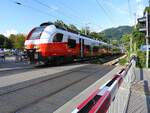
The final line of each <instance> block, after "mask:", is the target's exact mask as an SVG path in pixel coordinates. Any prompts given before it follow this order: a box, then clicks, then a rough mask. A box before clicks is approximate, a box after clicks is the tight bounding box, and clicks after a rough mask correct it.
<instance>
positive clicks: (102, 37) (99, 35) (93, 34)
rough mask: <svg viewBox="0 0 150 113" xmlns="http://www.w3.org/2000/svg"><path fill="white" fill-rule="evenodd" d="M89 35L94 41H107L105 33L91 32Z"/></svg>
mask: <svg viewBox="0 0 150 113" xmlns="http://www.w3.org/2000/svg"><path fill="white" fill-rule="evenodd" d="M89 35H90V36H91V37H92V38H93V39H97V40H102V41H106V37H105V35H104V34H103V33H96V32H91V33H90V34H89Z"/></svg>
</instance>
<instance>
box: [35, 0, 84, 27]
mask: <svg viewBox="0 0 150 113" xmlns="http://www.w3.org/2000/svg"><path fill="white" fill-rule="evenodd" d="M34 2H36V3H38V4H40V5H42V6H44V7H47V8H48V9H50V10H51V9H52V8H51V7H50V6H49V5H47V4H46V3H44V2H41V1H39V0H35V1H34ZM55 12H57V13H59V14H61V15H62V16H66V17H67V18H68V19H69V18H72V19H74V18H73V17H71V16H68V15H66V14H65V13H63V12H61V11H60V10H55ZM76 21H78V22H79V23H81V22H80V21H79V20H78V19H76ZM81 24H82V23H81Z"/></svg>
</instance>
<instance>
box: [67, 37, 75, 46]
mask: <svg viewBox="0 0 150 113" xmlns="http://www.w3.org/2000/svg"><path fill="white" fill-rule="evenodd" d="M68 47H69V48H75V47H76V40H74V39H70V38H68Z"/></svg>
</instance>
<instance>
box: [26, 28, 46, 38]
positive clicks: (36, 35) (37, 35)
mask: <svg viewBox="0 0 150 113" xmlns="http://www.w3.org/2000/svg"><path fill="white" fill-rule="evenodd" d="M44 28H45V27H37V28H35V30H34V31H33V32H32V34H31V36H30V38H29V40H35V39H40V36H41V33H42V32H43V30H44Z"/></svg>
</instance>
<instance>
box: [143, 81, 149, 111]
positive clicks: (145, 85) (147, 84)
mask: <svg viewBox="0 0 150 113" xmlns="http://www.w3.org/2000/svg"><path fill="white" fill-rule="evenodd" d="M144 92H145V95H146V104H147V112H148V113H150V86H149V82H148V81H147V80H145V81H144Z"/></svg>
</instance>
